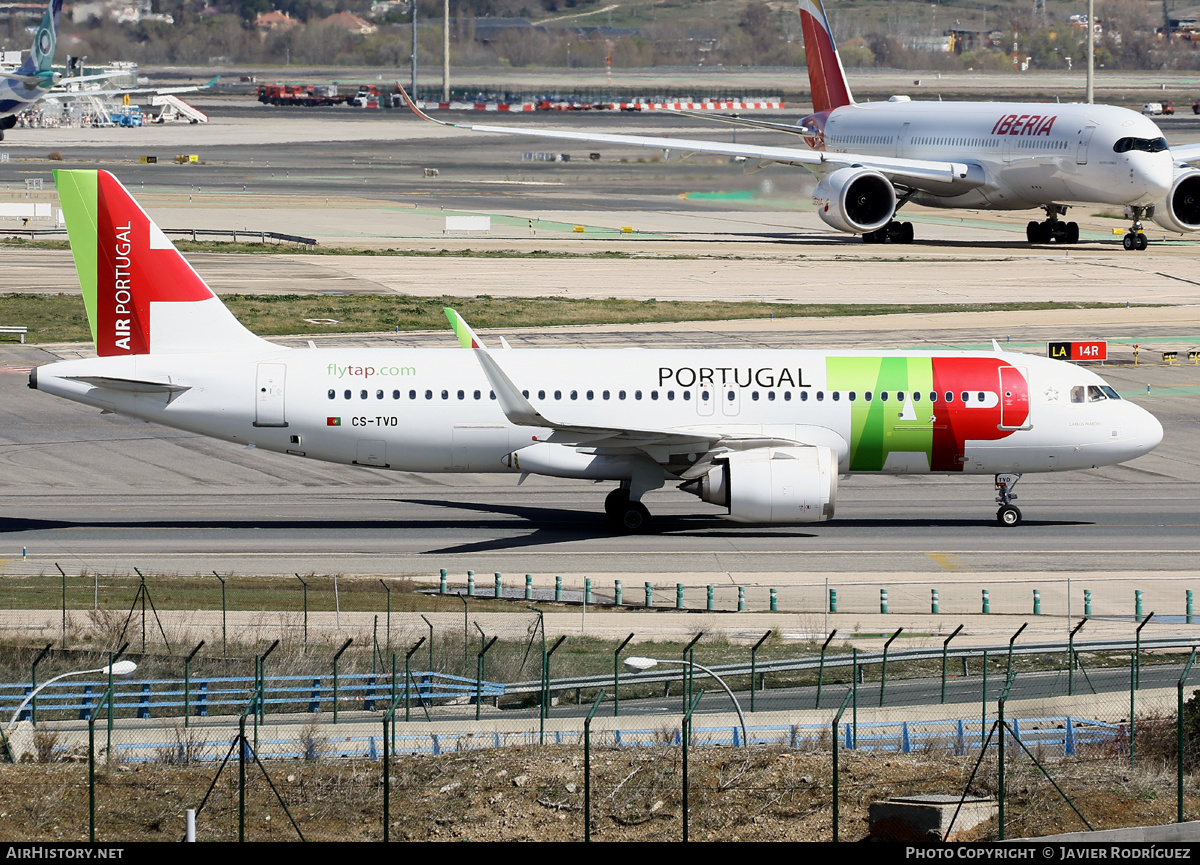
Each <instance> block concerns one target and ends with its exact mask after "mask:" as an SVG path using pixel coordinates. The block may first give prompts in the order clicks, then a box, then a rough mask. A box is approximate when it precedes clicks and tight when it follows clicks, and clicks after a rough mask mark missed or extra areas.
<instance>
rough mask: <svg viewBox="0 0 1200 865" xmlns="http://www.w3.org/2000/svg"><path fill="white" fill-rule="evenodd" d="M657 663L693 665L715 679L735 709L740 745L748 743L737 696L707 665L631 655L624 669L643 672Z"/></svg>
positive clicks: (626, 660) (743, 745) (744, 721)
mask: <svg viewBox="0 0 1200 865" xmlns="http://www.w3.org/2000/svg"><path fill="white" fill-rule="evenodd" d="M659 664H679V665H680V666H684V667H695V668H696V669H697V670H703V671H704V672H706V673H708V675H709V676H711V677H712V678H714V679H716V680H717V684H719V685H720V686H721V687H722V688H724V689H725V693H726V694H728V695H729V699H730V700H732V701H733V708H734V709H735V710H736V711H737V716H738V722H739V723H740V724H741V725H742V747H743V748H744V747H746V746H747V745H748V744H750V738H749V736H748V735H747V733H746V716H745V715H743V714H742V706H741V704H740V703H739V702H738V701H737V697H735V696H734V695H733V691H731V690H730V689H729V686H728V685H727V684H725V680H724V679H722V678H721V677H720V676H718V675H717V674H716V673H714V672H713V671H712V670H710V669H709V668H708V667H705V666H704V665H702V664H697V663H696V662H695V661H677V660H675V659H673V658H638V657H632V658H626V659H625V669H626V670H628V671H629V672H631V673H644V672H646V671H647V670H652V669H654V668H655V667H656V666H658V665H659Z"/></svg>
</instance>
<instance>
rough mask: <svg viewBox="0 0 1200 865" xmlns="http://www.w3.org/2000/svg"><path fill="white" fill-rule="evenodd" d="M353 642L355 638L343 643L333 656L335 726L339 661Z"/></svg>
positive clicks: (335, 721)
mask: <svg viewBox="0 0 1200 865" xmlns="http://www.w3.org/2000/svg"><path fill="white" fill-rule="evenodd" d="M353 642H354V638H353V637H350V638H349V639H348V640H346V642H344V643H342V647H341V648H340V649H338V650H337V654H336V655H334V656H333V723H335V724H336V723H337V722H338V659H339V658H341V657H342V652H344V651H346V650H347V649H349V648H350V644H351V643H353Z"/></svg>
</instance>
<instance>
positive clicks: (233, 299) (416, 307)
mask: <svg viewBox="0 0 1200 865" xmlns="http://www.w3.org/2000/svg"><path fill="white" fill-rule="evenodd" d="M222 300H223V301H224V302H225V304H226V305H227V306H228V307H229V309H230V311H231V312H233V314H234V315H235V316H237V318H238V320H239V321H241V322H242V323H243V324H244V325H246V327H248V328H249V329H250V330H251V331H253V332H254V333H257V334H260V335H262V336H284V335H300V336H308V335H315V334H325V333H378V332H383V331H393V332H396V331H413V330H443V329H446V330H447V331H448V328H447V325H446V318H445V315H444V314H443V313H442V308H443V307H446V306H452V307H454V308H455V309H457V310H458V312H459V314H460V315H462V317H463V318H464V319H466V321H468V322H470V324H471V326H472V327H473V328H476V329H481V328H496V327H503V328H516V327H553V326H557V325H599V324H639V323H661V324H666V323H674V322H682V321H724V320H729V319H768V318H824V317H829V316H873V315H893V314H903V313H939V312H1015V311H1024V310H1048V309H1100V308H1108V307H1114V306H1124V304H1104V303H1086V304H1084V303H1053V302H1036V303H974V304H925V305H922V304H848V303H846V304H834V303H827V304H814V303H806V304H799V303H796V304H789V303H749V302H739V303H735V302H727V301H708V302H700V301H674V300H672V301H656V300H654V299H650V300H628V299H617V298H608V299H599V298H596V299H586V298H585V299H575V298H561V297H532V298H503V297H491V296H489V295H486V294H483V295H478V296H476V297H453V296H450V295H443V296H441V297H411V296H405V295H319V294H309V295H292V294H288V295H237V294H234V295H226V296H225V297H223V298H222ZM306 319H316V320H320V319H327V320H332V321H333V322H336V323H333V324H330V323H320V324H312V323H310V322H308V321H306ZM0 321H3V322H4V323H5V324H11V325H25V326H26V327H28V328H29V335H28V337H27V341H28V342H31V343H47V342H84V341H89V340H90V339H91V332H90V331H89V329H88V324H87V317H86V315H85V314H84V309H83V301H82V299H81V298H80V297H79V296H77V295H75V296H69V295H38V294H8V295H0ZM449 336H450V335H449V333H448V338H449Z"/></svg>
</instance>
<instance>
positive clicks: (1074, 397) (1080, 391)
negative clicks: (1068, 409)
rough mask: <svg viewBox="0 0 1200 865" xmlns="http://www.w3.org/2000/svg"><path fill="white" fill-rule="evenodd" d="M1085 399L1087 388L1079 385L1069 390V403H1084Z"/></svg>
mask: <svg viewBox="0 0 1200 865" xmlns="http://www.w3.org/2000/svg"><path fill="white" fill-rule="evenodd" d="M1086 399H1087V388H1086V387H1084V386H1083V385H1081V384H1077V385H1075V387H1073V388H1071V402H1084V401H1085V400H1086Z"/></svg>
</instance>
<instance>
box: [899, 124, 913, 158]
mask: <svg viewBox="0 0 1200 865" xmlns="http://www.w3.org/2000/svg"><path fill="white" fill-rule="evenodd" d="M910 126H912V124H911V123H905V124H903V125H902V126H901V127H900V134H899V135H897V136H896V158H897V159H903V158H904V157H905V156H907V155H908V130H909V127H910Z"/></svg>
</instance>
